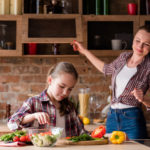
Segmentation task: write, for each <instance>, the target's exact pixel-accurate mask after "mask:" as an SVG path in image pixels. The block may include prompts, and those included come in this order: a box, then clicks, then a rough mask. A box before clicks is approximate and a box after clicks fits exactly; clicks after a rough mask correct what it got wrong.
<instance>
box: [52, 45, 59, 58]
mask: <svg viewBox="0 0 150 150" xmlns="http://www.w3.org/2000/svg"><path fill="white" fill-rule="evenodd" d="M52 51H53V54H54V55H59V54H60V52H59V44H56V43H54V44H53V45H52Z"/></svg>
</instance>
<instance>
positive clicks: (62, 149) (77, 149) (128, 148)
mask: <svg viewBox="0 0 150 150" xmlns="http://www.w3.org/2000/svg"><path fill="white" fill-rule="evenodd" d="M87 148H88V149H93V150H104V149H106V150H150V147H147V146H145V145H142V144H139V143H136V142H134V141H129V142H125V143H123V144H118V145H117V144H106V145H84V146H79V145H76V146H75V145H65V146H58V145H56V146H54V147H52V149H53V150H86V149H87ZM27 149H30V150H49V149H50V147H36V146H33V145H30V146H22V147H0V150H27Z"/></svg>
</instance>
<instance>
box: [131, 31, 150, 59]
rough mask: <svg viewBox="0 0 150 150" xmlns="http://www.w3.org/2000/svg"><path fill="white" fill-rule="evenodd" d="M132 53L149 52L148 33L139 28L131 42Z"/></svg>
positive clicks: (149, 35)
mask: <svg viewBox="0 0 150 150" xmlns="http://www.w3.org/2000/svg"><path fill="white" fill-rule="evenodd" d="M132 48H133V52H134V54H136V55H138V56H146V55H147V54H148V53H149V52H150V33H148V32H146V31H145V30H139V31H138V32H137V33H136V35H135V37H134V40H133V44H132Z"/></svg>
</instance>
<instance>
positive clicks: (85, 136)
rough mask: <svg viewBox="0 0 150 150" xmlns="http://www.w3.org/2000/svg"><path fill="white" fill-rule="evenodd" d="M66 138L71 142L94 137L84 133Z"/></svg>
mask: <svg viewBox="0 0 150 150" xmlns="http://www.w3.org/2000/svg"><path fill="white" fill-rule="evenodd" d="M68 140H70V141H72V142H79V141H90V140H94V139H93V138H92V137H91V136H90V135H88V134H85V133H84V134H81V135H79V136H74V137H71V138H70V139H68Z"/></svg>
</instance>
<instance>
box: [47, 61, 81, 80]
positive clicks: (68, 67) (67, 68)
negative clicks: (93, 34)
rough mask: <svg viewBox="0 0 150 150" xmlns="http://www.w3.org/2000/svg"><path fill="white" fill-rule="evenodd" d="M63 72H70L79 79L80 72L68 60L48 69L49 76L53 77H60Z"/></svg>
mask: <svg viewBox="0 0 150 150" xmlns="http://www.w3.org/2000/svg"><path fill="white" fill-rule="evenodd" d="M61 73H69V74H71V75H73V77H74V78H75V79H76V80H77V79H78V73H77V71H76V69H75V67H74V66H73V65H72V64H71V63H68V62H59V63H57V64H56V65H54V66H52V67H51V68H50V70H49V71H48V74H47V78H48V77H49V76H51V77H52V78H56V77H58V76H59V75H60V74H61Z"/></svg>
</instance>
